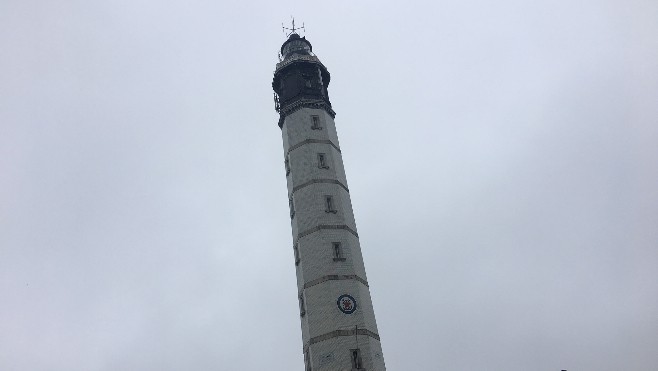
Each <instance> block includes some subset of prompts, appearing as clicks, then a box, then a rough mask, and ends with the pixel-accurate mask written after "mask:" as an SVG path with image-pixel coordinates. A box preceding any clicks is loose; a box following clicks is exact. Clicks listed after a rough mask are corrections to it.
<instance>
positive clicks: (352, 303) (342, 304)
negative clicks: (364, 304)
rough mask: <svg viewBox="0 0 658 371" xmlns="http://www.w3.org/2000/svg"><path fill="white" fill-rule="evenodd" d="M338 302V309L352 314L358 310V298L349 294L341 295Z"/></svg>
mask: <svg viewBox="0 0 658 371" xmlns="http://www.w3.org/2000/svg"><path fill="white" fill-rule="evenodd" d="M336 304H338V309H340V311H341V312H343V313H345V314H352V313H354V311H355V310H356V300H354V298H353V297H351V296H350V295H347V294H344V295H341V296H339V297H338V301H337V302H336Z"/></svg>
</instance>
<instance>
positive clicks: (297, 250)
mask: <svg viewBox="0 0 658 371" xmlns="http://www.w3.org/2000/svg"><path fill="white" fill-rule="evenodd" d="M292 249H293V250H294V251H295V265H299V260H300V259H299V243H296V244H294V245H293V246H292Z"/></svg>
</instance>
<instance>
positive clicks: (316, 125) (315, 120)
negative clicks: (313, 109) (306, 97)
mask: <svg viewBox="0 0 658 371" xmlns="http://www.w3.org/2000/svg"><path fill="white" fill-rule="evenodd" d="M311 121H312V122H313V125H312V126H311V129H313V130H322V126H320V116H316V115H313V116H311Z"/></svg>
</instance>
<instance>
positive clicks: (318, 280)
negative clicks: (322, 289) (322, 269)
mask: <svg viewBox="0 0 658 371" xmlns="http://www.w3.org/2000/svg"><path fill="white" fill-rule="evenodd" d="M340 280H356V281H359V282H361V283H362V284H364V285H365V286H366V287H369V286H368V281H366V280H364V279H363V278H361V277H359V276H357V275H356V274H342V275H338V274H330V275H328V276H323V277H320V278H316V279H314V280H312V281H308V282H306V283H305V284H304V289H307V288H309V287H311V286H315V285H319V284H321V283H322V282H327V281H340Z"/></svg>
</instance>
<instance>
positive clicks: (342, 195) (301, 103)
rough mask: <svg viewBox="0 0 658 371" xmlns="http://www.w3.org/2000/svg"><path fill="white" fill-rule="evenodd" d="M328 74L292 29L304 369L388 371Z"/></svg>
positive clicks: (283, 113) (285, 131) (291, 186)
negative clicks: (349, 186)
mask: <svg viewBox="0 0 658 371" xmlns="http://www.w3.org/2000/svg"><path fill="white" fill-rule="evenodd" d="M329 81H330V75H329V71H328V70H327V68H326V67H325V66H324V65H323V64H322V62H320V60H319V59H318V57H317V56H316V55H315V54H313V47H312V46H311V43H310V42H309V41H308V40H306V37H300V36H299V35H298V34H297V33H296V32H295V30H294V27H293V32H292V33H291V34H290V35H289V37H288V39H287V40H286V41H285V42H284V43H283V45H282V46H281V54H280V62H279V63H277V65H276V69H275V71H274V79H273V81H272V87H273V89H274V99H275V108H276V110H277V112H278V113H279V122H278V124H279V127H280V128H281V133H282V136H283V154H284V161H283V162H284V168H285V175H286V179H287V185H288V204H289V206H290V220H291V227H292V239H293V241H292V256H293V257H294V264H295V269H296V272H297V293H298V300H299V316H300V319H301V328H302V340H303V348H302V349H303V353H304V363H305V370H306V371H311V370H313V371H316V370H332V371H335V370H350V371H351V370H368V371H383V370H385V369H386V368H385V365H384V357H383V354H382V347H381V342H380V337H379V332H378V330H377V323H376V321H375V312H374V310H373V305H372V300H371V298H370V284H369V283H368V278H367V276H366V271H365V266H364V262H363V256H362V254H361V246H360V244H359V234H358V232H357V228H356V222H355V219H354V213H353V211H352V202H351V200H350V191H349V188H348V185H347V178H346V176H345V169H344V167H343V159H342V155H341V148H340V144H339V142H338V134H337V132H336V124H335V122H334V118H335V116H336V113H335V112H334V110H333V109H332V107H331V102H330V101H329V92H328V87H329Z"/></svg>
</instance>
